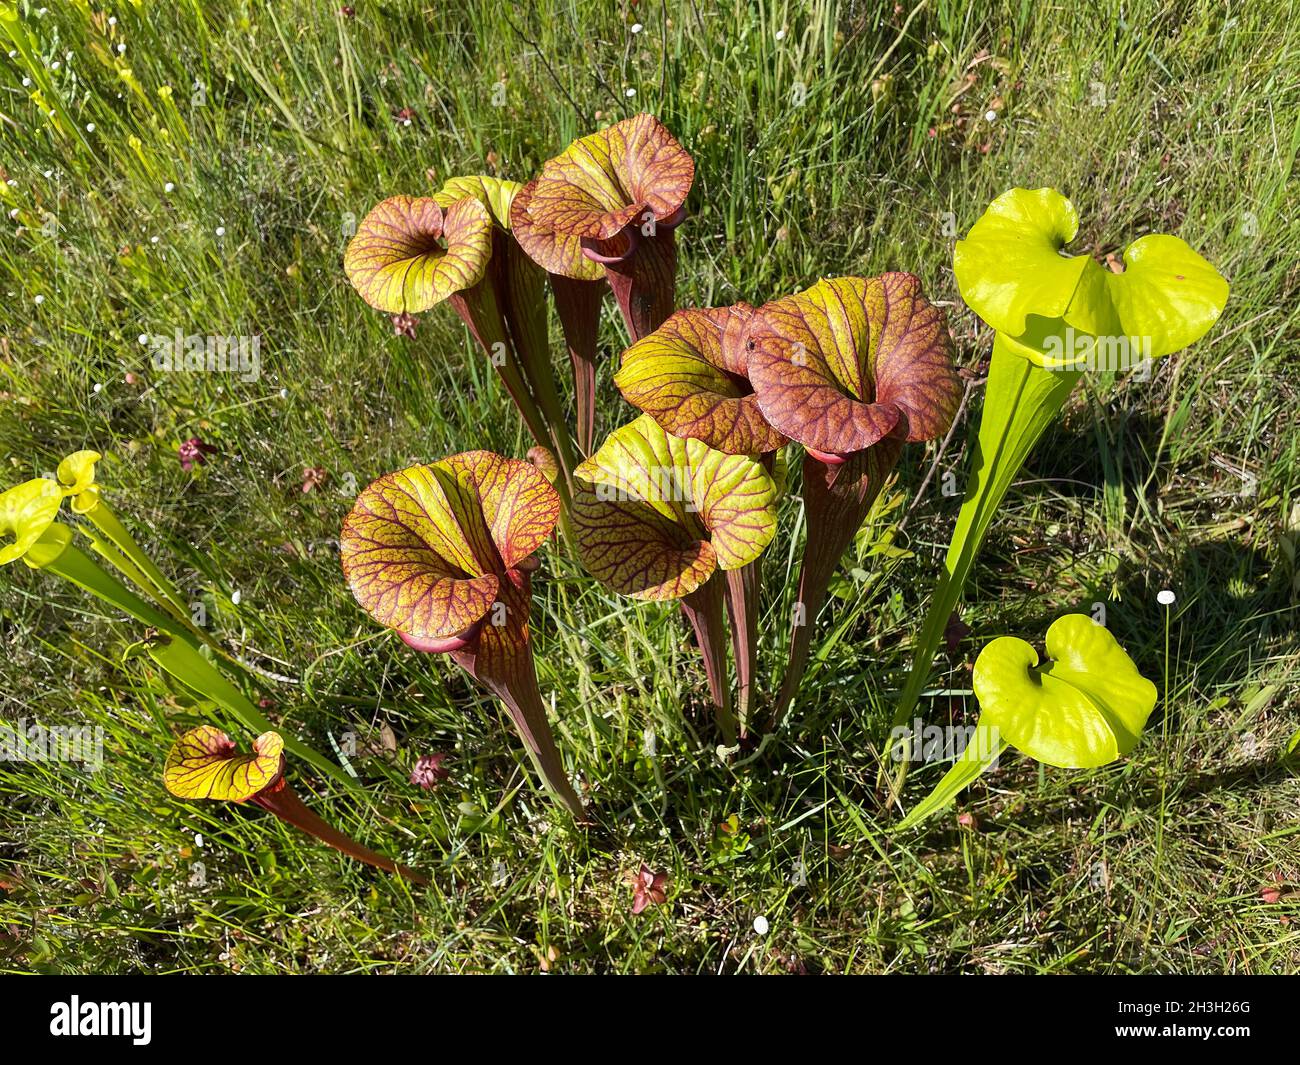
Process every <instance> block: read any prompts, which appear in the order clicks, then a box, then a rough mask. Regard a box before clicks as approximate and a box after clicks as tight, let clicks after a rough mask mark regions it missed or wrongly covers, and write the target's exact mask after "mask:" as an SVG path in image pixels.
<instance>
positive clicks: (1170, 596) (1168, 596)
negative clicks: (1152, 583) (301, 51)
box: [1156, 588, 1178, 606]
mask: <svg viewBox="0 0 1300 1065" xmlns="http://www.w3.org/2000/svg"><path fill="white" fill-rule="evenodd" d="M1177 598H1178V596H1176V595H1174V593H1173V592H1171V591H1170V590H1169V589H1168V588H1165V589H1162V590H1161V591H1160V592H1159V593H1158V594H1157V595H1156V602H1157V603H1159V604H1160V605H1161V606H1173V605H1174V600H1176V599H1177Z"/></svg>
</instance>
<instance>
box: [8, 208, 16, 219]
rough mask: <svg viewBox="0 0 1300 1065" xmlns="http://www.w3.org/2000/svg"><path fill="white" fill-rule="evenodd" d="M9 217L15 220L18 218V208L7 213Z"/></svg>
mask: <svg viewBox="0 0 1300 1065" xmlns="http://www.w3.org/2000/svg"><path fill="white" fill-rule="evenodd" d="M9 217H10V218H17V217H18V208H17V207H15V208H14V209H13V210H12V211H10V212H9Z"/></svg>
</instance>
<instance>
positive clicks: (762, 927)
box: [754, 915, 768, 936]
mask: <svg viewBox="0 0 1300 1065" xmlns="http://www.w3.org/2000/svg"><path fill="white" fill-rule="evenodd" d="M767 929H768V924H767V918H766V917H763V916H761V915H760V916H758V917H755V918H754V931H755V932H757V933H758V934H759V935H760V936H765V935H767Z"/></svg>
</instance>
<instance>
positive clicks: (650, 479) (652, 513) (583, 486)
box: [573, 414, 776, 599]
mask: <svg viewBox="0 0 1300 1065" xmlns="http://www.w3.org/2000/svg"><path fill="white" fill-rule="evenodd" d="M575 480H576V483H577V489H578V490H577V492H576V493H575V495H574V500H573V526H574V531H575V533H576V536H577V541H578V550H579V553H580V554H581V556H582V561H583V564H584V565H585V566H586V567H587V569H588V570H589V571H590V572H591V574H592V575H593V576H594V577H596V578H597V579H598V580H600V581H602V582H603V583H605V584H607V585H608V586H609V587H611V588H613V589H614V590H615V591H616V592H619V593H621V594H623V595H630V596H633V597H634V598H638V599H680V598H681V597H683V596H685V595H687V594H689V593H691V592H693V591H695V589H697V588H698V587H700V585H702V584H703V583H704V582H705V581H706V580H708V578H709V577H710V576H711V575H712V574H713V572H714V570H715V569H717V568H721V569H723V570H733V569H739V568H740V567H741V566H745V565H747V564H748V563H750V562H752V561H754V559H756V558H757V557H758V556H759V555H760V554H761V553H762V552H763V549H764V548H766V547H767V545H768V544H769V543H770V542H771V540H772V537H773V536H774V535H775V534H776V486H775V485H774V484H773V483H772V478H771V477H770V476H769V475H768V473H767V471H766V470H765V469H764V468H763V466H762V464H761V463H759V462H757V461H756V460H754V459H752V458H749V457H748V456H745V455H727V454H724V453H722V452H721V451H716V450H714V449H713V448H710V447H708V446H707V445H706V444H703V443H701V442H700V441H699V440H683V439H681V438H680V437H676V436H671V435H669V434H668V433H666V432H665V431H664V430H663V428H662V427H661V426H660V425H659V424H658V423H657V422H656V421H655V420H654V419H653V418H652V417H650V416H649V415H648V414H643V415H642V416H641V417H639V418H637V419H636V420H635V421H633V422H631V423H629V424H628V425H625V426H623V427H622V428H621V429H618V430H616V431H615V432H613V433H611V434H610V435H609V437H608V438H607V439H606V440H605V442H604V443H603V444H602V445H601V446H600V448H599V449H598V450H597V452H596V454H595V455H593V456H592V457H591V458H589V459H588V460H587V461H586V462H584V463H583V464H582V465H581V466H579V467H578V469H577V471H576V474H575Z"/></svg>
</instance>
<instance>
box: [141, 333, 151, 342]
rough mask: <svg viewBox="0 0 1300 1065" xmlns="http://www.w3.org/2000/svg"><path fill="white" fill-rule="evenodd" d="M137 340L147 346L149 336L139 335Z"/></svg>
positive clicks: (146, 334) (145, 334)
mask: <svg viewBox="0 0 1300 1065" xmlns="http://www.w3.org/2000/svg"><path fill="white" fill-rule="evenodd" d="M139 339H140V343H141V344H148V343H149V334H148V333H141V334H140V337H139Z"/></svg>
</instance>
